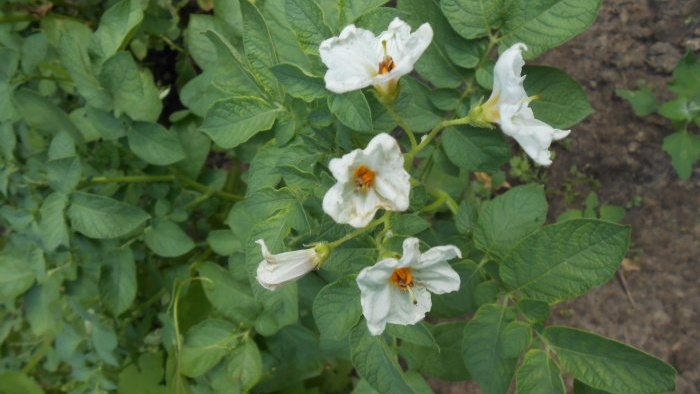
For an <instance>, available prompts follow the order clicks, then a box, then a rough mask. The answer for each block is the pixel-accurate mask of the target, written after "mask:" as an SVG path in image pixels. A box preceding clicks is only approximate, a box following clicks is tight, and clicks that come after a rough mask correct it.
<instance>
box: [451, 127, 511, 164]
mask: <svg viewBox="0 0 700 394" xmlns="http://www.w3.org/2000/svg"><path fill="white" fill-rule="evenodd" d="M441 145H442V148H443V149H444V150H445V153H446V154H447V157H448V158H449V159H450V161H452V163H454V164H455V165H457V166H459V167H462V168H466V169H469V170H471V171H487V172H488V171H495V170H497V169H498V167H499V166H500V165H501V164H503V163H507V162H508V160H509V159H510V147H509V146H508V144H507V143H506V142H505V141H504V140H503V137H502V136H501V134H500V133H499V132H498V131H497V130H489V129H478V128H475V127H470V126H462V127H450V128H448V129H447V130H445V131H443V134H442V143H441Z"/></svg>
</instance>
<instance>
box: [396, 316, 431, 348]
mask: <svg viewBox="0 0 700 394" xmlns="http://www.w3.org/2000/svg"><path fill="white" fill-rule="evenodd" d="M386 332H387V333H388V334H389V335H391V336H392V337H394V338H398V339H401V341H403V342H408V343H412V344H414V345H418V346H423V347H431V348H433V349H438V344H437V342H435V338H433V334H432V333H431V332H430V330H429V329H428V327H426V325H425V323H423V322H418V323H416V324H410V325H401V324H389V325H387V326H386Z"/></svg>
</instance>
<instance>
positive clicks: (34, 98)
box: [14, 89, 82, 142]
mask: <svg viewBox="0 0 700 394" xmlns="http://www.w3.org/2000/svg"><path fill="white" fill-rule="evenodd" d="M14 99H15V104H16V107H17V110H18V111H19V113H20V114H22V117H23V118H24V121H25V122H27V124H28V125H29V126H31V127H34V128H36V129H37V130H40V131H43V132H45V133H46V134H47V135H50V136H53V135H56V134H57V133H58V132H60V131H65V132H67V133H68V134H70V136H71V137H72V138H73V141H76V142H79V141H82V135H81V134H80V130H78V128H77V127H76V126H75V124H73V122H72V121H71V120H70V118H69V117H68V115H66V113H65V112H63V110H62V109H61V108H59V107H58V106H57V105H56V104H54V103H53V102H52V101H51V100H49V99H48V98H46V97H43V96H40V95H39V94H38V93H36V92H34V91H31V90H28V89H20V90H17V91H15V96H14Z"/></svg>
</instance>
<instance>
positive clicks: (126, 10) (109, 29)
mask: <svg viewBox="0 0 700 394" xmlns="http://www.w3.org/2000/svg"><path fill="white" fill-rule="evenodd" d="M142 20H143V11H142V10H141V2H140V1H138V0H122V1H120V2H118V3H116V4H114V5H113V6H112V7H110V8H109V9H108V10H107V11H105V13H104V14H102V17H101V18H100V25H99V27H98V28H97V31H95V34H94V35H93V37H92V42H90V48H89V49H90V52H91V53H93V54H95V55H96V56H97V58H98V64H101V63H102V62H104V61H105V60H106V59H107V58H109V57H111V56H112V55H114V54H115V53H117V51H119V50H121V49H124V48H125V47H126V44H127V41H128V39H129V37H130V36H131V35H132V34H133V32H134V30H136V28H137V27H138V26H139V24H141V21H142Z"/></svg>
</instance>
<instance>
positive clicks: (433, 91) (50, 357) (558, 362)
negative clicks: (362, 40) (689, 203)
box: [0, 0, 700, 394]
mask: <svg viewBox="0 0 700 394" xmlns="http://www.w3.org/2000/svg"><path fill="white" fill-rule="evenodd" d="M19 3H20V2H17V1H10V2H4V3H2V4H0V18H2V24H1V26H0V141H2V143H0V193H1V194H2V198H3V200H2V204H0V393H13V394H14V393H20V394H23V393H26V394H34V393H42V392H47V393H48V392H52V393H53V392H70V393H77V394H80V393H93V392H98V393H107V392H117V393H147V394H160V393H166V392H167V393H176V394H185V393H193V394H204V393H217V392H234V393H235V392H319V393H339V392H350V391H351V390H354V391H353V392H400V393H411V392H416V393H424V392H429V391H430V386H429V384H428V383H427V382H426V380H425V379H424V377H432V378H437V379H443V380H449V381H462V380H468V379H474V380H475V381H476V382H477V383H478V384H479V385H480V386H481V389H482V390H483V391H484V392H485V393H505V392H508V390H509V389H510V387H511V386H512V382H513V380H515V390H516V392H518V393H531V392H538V390H539V391H542V392H563V385H562V379H563V376H566V375H568V376H570V377H573V378H574V379H575V383H574V385H575V387H576V390H579V391H581V390H583V389H582V387H583V388H585V389H586V390H589V391H590V390H606V391H611V392H615V391H618V392H661V391H668V390H672V389H673V379H674V376H675V371H673V370H672V368H671V367H670V366H668V365H666V364H665V363H663V362H661V361H659V360H657V359H655V358H653V357H652V356H649V355H646V354H644V353H642V352H640V351H637V350H634V349H632V348H630V347H628V346H625V345H622V344H620V343H617V342H614V341H611V340H608V339H605V338H601V337H598V336H596V335H594V334H590V333H585V332H582V331H578V330H574V329H570V328H562V327H547V326H546V325H547V319H548V317H549V315H550V311H551V310H552V308H553V307H554V306H555V305H556V304H557V303H559V302H561V301H564V300H567V299H571V298H573V297H576V296H578V295H581V294H583V293H585V292H586V291H589V290H591V289H593V288H594V287H596V286H599V285H601V284H602V283H604V282H605V281H607V280H608V279H609V278H610V277H611V276H612V275H613V273H614V272H615V270H616V269H617V268H618V266H619V263H620V261H621V260H622V258H623V256H624V254H625V252H626V250H627V247H628V242H629V229H628V228H627V227H624V226H621V225H617V224H613V223H611V222H619V221H620V220H621V218H622V215H623V214H624V210H622V208H620V207H615V206H610V205H601V204H599V202H598V201H597V197H596V196H595V195H592V196H589V198H588V199H587V200H586V203H585V207H584V209H581V210H579V211H573V212H574V213H572V214H569V216H568V217H567V218H566V219H571V220H562V221H561V222H559V223H557V224H549V225H548V224H546V223H545V221H546V218H547V199H546V196H545V192H544V189H543V188H542V186H540V185H536V184H535V183H534V182H536V181H539V180H540V179H541V178H542V177H541V176H540V174H542V172H538V173H536V174H534V175H533V173H534V171H533V170H532V169H531V167H530V164H528V162H526V161H525V159H519V160H521V162H520V165H513V166H512V167H516V168H517V169H518V170H519V171H520V172H519V173H518V172H517V171H511V176H515V177H518V178H519V179H520V181H521V183H523V185H521V186H517V187H513V188H511V189H510V190H508V191H507V192H504V193H501V194H500V195H496V194H497V192H496V191H495V190H497V186H498V185H505V184H506V183H505V182H506V180H508V181H509V182H511V183H513V179H512V178H509V179H506V175H505V172H504V169H503V165H504V164H505V163H508V162H509V160H511V162H512V163H513V161H512V160H513V159H512V146H511V145H509V143H510V139H509V138H504V136H503V135H502V133H501V132H500V131H499V130H497V128H496V126H497V125H496V124H494V123H487V122H486V121H484V120H483V119H477V116H476V115H475V114H476V113H477V112H478V111H476V109H477V108H483V107H479V106H480V105H481V104H482V103H483V102H484V98H486V97H488V96H489V93H490V92H489V91H488V90H489V89H491V88H492V87H493V77H494V75H493V67H494V63H495V62H494V61H493V60H491V59H492V57H493V56H494V55H495V52H496V51H497V50H498V49H500V50H502V49H504V48H505V47H508V46H510V45H511V44H513V43H515V42H523V43H525V44H526V45H528V46H529V48H530V49H529V51H528V52H526V55H527V56H528V57H535V56H537V55H539V54H541V53H543V52H544V51H547V50H549V49H552V48H554V47H556V46H557V45H560V44H562V43H564V42H565V41H566V40H568V39H570V38H572V37H574V36H575V35H577V34H579V33H580V32H582V31H583V30H584V29H585V28H586V27H587V26H588V25H590V23H591V22H592V20H593V19H594V18H595V16H596V14H597V11H598V8H599V5H600V2H599V1H597V0H587V1H578V2H575V1H568V0H549V1H534V2H526V1H524V0H523V1H519V0H518V1H500V0H493V1H472V0H442V1H437V0H435V1H420V0H399V1H398V2H388V1H385V0H362V1H349V0H337V1H336V0H285V1H249V0H233V1H231V0H213V1H211V0H201V1H198V2H184V1H178V2H167V1H160V0H138V1H137V0H118V1H103V0H90V1H88V2H85V4H78V3H79V2H70V1H69V2H57V3H56V4H54V7H53V8H49V9H45V10H44V9H43V8H41V10H40V9H39V8H35V7H38V5H39V2H36V1H33V2H29V3H27V4H25V5H23V6H21V7H19V6H18V5H19ZM59 3H60V4H59ZM42 10H43V11H42ZM39 11H41V12H39ZM395 17H400V18H402V19H403V20H405V21H407V22H408V23H409V25H410V26H411V28H412V30H415V29H417V28H418V27H419V26H420V25H422V24H423V23H429V24H430V25H431V27H432V29H433V33H434V37H433V40H432V43H431V44H430V45H429V46H428V48H427V49H426V51H425V52H424V53H423V54H422V55H421V56H420V59H418V61H417V62H416V63H415V65H414V66H413V68H414V73H413V74H412V75H411V76H408V75H405V76H403V77H402V78H401V79H400V80H399V81H398V82H397V88H398V89H399V90H398V92H394V93H396V95H395V96H392V97H395V101H394V102H392V103H389V102H388V101H387V97H385V96H381V95H377V94H375V92H371V91H370V90H371V89H372V88H371V87H368V88H367V89H364V90H363V89H357V90H355V91H351V92H347V93H345V94H342V95H338V94H334V93H332V92H330V91H328V90H327V89H326V87H325V86H326V85H325V82H324V74H325V73H326V70H327V69H326V67H325V66H324V65H323V62H322V60H321V59H320V56H319V55H320V54H319V44H320V43H321V42H322V41H323V40H326V39H328V38H331V37H333V36H335V35H338V34H340V32H341V31H342V29H344V28H345V26H347V25H348V24H350V23H354V24H356V25H357V26H359V27H362V28H366V29H371V30H372V31H373V32H374V34H379V33H380V32H381V31H382V30H386V28H387V25H388V24H389V23H390V22H391V21H392V20H393V19H394V18H395ZM364 60H366V59H359V58H357V59H356V58H353V57H349V58H348V59H347V61H364ZM370 66H371V67H369V66H368V70H376V66H377V65H370ZM696 71H697V61H696V60H695V58H694V57H692V55H687V56H686V57H685V58H684V60H683V61H682V62H681V64H680V65H679V66H678V68H677V69H676V72H675V73H674V81H673V83H672V84H671V85H670V89H671V90H672V91H673V92H675V93H676V94H677V95H678V98H676V99H674V100H672V101H670V102H669V103H666V104H663V105H662V106H660V107H659V108H658V109H657V110H658V112H659V113H661V114H662V115H664V116H667V117H669V118H670V119H672V120H673V122H674V125H675V126H678V125H680V126H682V127H681V128H678V130H681V131H682V134H674V135H671V136H670V137H669V138H668V140H667V141H665V143H664V148H665V149H666V150H668V151H670V152H673V153H672V156H673V157H674V165H676V166H677V168H680V167H682V168H685V170H684V171H685V172H684V173H683V174H689V173H690V170H689V169H688V168H690V167H689V164H688V163H691V164H690V165H692V162H694V161H695V160H696V159H695V158H696V156H697V155H696V153H697V152H695V151H697V149H695V150H693V149H694V148H693V147H694V146H695V145H697V143H696V141H695V139H694V138H695V137H694V136H693V134H691V133H690V131H688V130H687V129H688V128H689V127H690V126H691V125H692V124H693V123H695V124H697V123H698V116H697V97H696V96H697V94H696V93H697V91H698V89H697V88H698V85H700V83H698V81H697V75H698V73H697V72H696ZM524 74H525V75H526V76H527V78H526V79H525V85H524V88H525V90H526V91H527V94H528V95H530V96H531V98H532V101H531V102H530V103H529V104H530V105H531V107H532V110H533V111H534V114H535V116H536V118H537V119H539V120H541V121H542V122H545V123H547V124H550V125H552V126H554V127H557V128H569V127H573V126H575V124H576V123H578V122H580V121H581V120H583V119H584V118H585V117H586V116H588V115H589V114H590V113H591V106H590V104H589V103H588V100H587V99H586V97H585V94H584V92H583V90H582V89H581V87H580V86H579V84H578V82H576V81H574V80H573V79H572V78H571V77H569V76H568V75H566V73H564V72H563V71H561V70H557V69H555V68H551V67H541V66H534V67H525V69H524ZM642 96H643V94H640V95H639V97H640V98H638V99H633V100H638V101H639V102H640V104H635V105H636V107H635V108H637V107H639V108H643V109H647V110H648V108H649V107H650V106H651V104H650V102H651V101H650V99H649V96H648V94H646V96H644V98H641V97H642ZM628 97H637V96H636V95H633V94H632V93H630V94H629V95H628ZM644 100H646V102H643V101H644ZM654 105H655V104H654ZM655 109H656V108H655ZM495 123H498V122H495ZM379 133H387V134H391V135H392V136H393V137H395V138H396V140H397V141H398V143H399V145H400V149H401V154H402V155H403V160H404V161H403V164H404V168H405V169H406V170H407V172H408V173H409V175H410V177H411V180H410V182H411V191H410V206H409V207H408V209H407V210H406V211H405V212H388V211H386V210H384V209H383V208H382V209H381V210H380V213H379V214H378V215H377V217H376V218H375V219H374V220H373V221H371V222H370V224H369V225H368V226H366V227H363V228H357V229H356V228H351V227H350V226H347V225H345V224H342V223H341V224H339V223H335V222H334V221H333V220H332V219H331V218H330V217H329V216H328V215H326V214H325V213H324V208H323V199H324V195H325V194H326V193H327V191H328V190H329V189H330V188H331V187H332V185H333V183H334V182H335V180H334V179H333V174H331V172H330V171H329V169H328V164H329V161H330V160H332V159H334V158H339V157H341V156H342V155H343V154H346V153H349V152H353V151H354V152H355V153H351V154H353V155H360V154H361V153H360V152H357V151H356V150H357V149H358V148H360V149H361V148H363V147H365V146H366V145H367V143H368V141H369V140H370V139H371V138H373V137H374V136H375V135H376V134H379ZM417 134H420V135H417ZM679 160H680V161H679ZM515 164H518V163H515ZM355 170H356V169H351V170H350V171H355ZM542 171H543V170H542ZM474 172H486V173H488V174H486V173H483V174H478V177H479V179H487V178H488V179H490V180H491V181H492V186H493V187H492V188H491V187H488V188H487V187H486V186H481V185H480V186H475V185H476V183H475V182H472V181H471V180H470V179H474V177H475V176H474V174H473V173H474ZM383 186H386V185H379V186H377V187H383ZM355 191H356V190H355V189H354V188H352V187H351V188H350V189H348V190H346V193H354V192H355ZM345 203H349V202H348V201H345ZM600 219H602V220H600ZM408 237H416V238H418V239H419V240H420V245H421V251H424V252H425V253H436V252H435V251H433V252H427V250H428V249H430V248H432V247H438V246H445V245H453V246H454V247H456V248H458V249H459V250H460V253H461V257H460V258H455V259H454V260H451V261H449V262H448V263H449V265H450V267H451V268H452V269H453V270H454V272H455V273H456V274H457V275H458V276H459V278H460V287H459V289H458V290H457V291H454V292H449V293H446V294H433V295H432V298H431V303H432V308H431V310H430V311H429V312H428V316H431V317H432V319H433V320H427V321H430V322H431V323H427V322H426V321H420V322H417V323H416V324H412V325H402V324H391V323H390V324H388V325H387V327H386V330H385V331H384V332H383V333H382V334H381V335H378V336H373V335H371V334H370V332H369V331H368V329H367V325H366V321H365V320H366V318H367V316H365V315H364V313H367V312H366V308H365V310H363V304H362V303H363V301H364V299H363V297H362V296H361V291H360V289H359V287H358V286H357V283H356V278H357V276H358V273H359V272H360V271H361V270H362V269H365V268H366V267H369V266H372V265H374V264H375V263H376V262H377V261H379V260H382V259H385V258H388V257H398V256H399V255H400V254H401V253H402V243H403V241H404V240H405V239H406V238H408ZM258 240H264V241H265V243H266V245H267V247H268V248H269V250H270V254H269V255H268V254H265V255H263V253H262V251H261V247H260V245H258V244H257V243H256V241H258ZM438 250H440V249H438ZM309 251H312V252H309ZM309 253H312V254H313V253H315V255H314V257H313V258H311V257H308V256H309ZM299 256H302V257H299ZM307 258H308V259H310V260H309V261H302V263H307V264H309V265H310V266H307V265H304V266H302V267H301V268H299V267H292V268H291V269H290V268H289V265H288V264H290V263H289V261H290V260H294V259H297V260H299V259H301V260H304V259H307ZM293 263H295V264H296V263H299V262H298V261H296V260H295V261H293ZM314 264H315V265H316V267H313V265H314ZM269 267H273V268H270V269H271V271H272V272H273V273H275V274H279V273H280V271H281V272H283V273H284V272H285V270H291V271H294V270H303V271H304V272H302V273H303V274H305V275H303V277H302V278H298V279H297V280H295V281H294V283H284V284H280V285H279V286H278V288H276V289H275V290H272V291H271V290H268V289H266V288H263V287H262V286H261V284H260V282H259V281H258V277H259V276H260V275H264V274H265V272H264V270H265V269H267V268H269ZM314 268H315V269H314ZM446 269H447V268H445V270H446ZM306 271H309V272H306ZM282 276H283V275H282ZM418 282H419V281H418V280H417V282H416V284H415V286H421V284H420V283H418ZM415 290H418V288H416V289H415ZM421 290H422V289H421ZM395 291H400V290H395ZM400 294H402V293H400ZM365 302H366V301H365ZM363 311H364V312H363ZM467 315H471V316H473V317H471V318H466V317H465V316H467ZM363 316H364V317H363ZM440 318H447V319H450V320H449V321H450V322H438V323H435V324H433V323H432V322H435V321H436V320H434V319H440Z"/></svg>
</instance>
